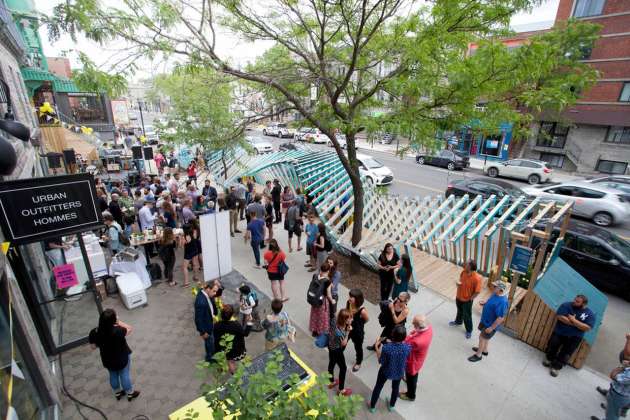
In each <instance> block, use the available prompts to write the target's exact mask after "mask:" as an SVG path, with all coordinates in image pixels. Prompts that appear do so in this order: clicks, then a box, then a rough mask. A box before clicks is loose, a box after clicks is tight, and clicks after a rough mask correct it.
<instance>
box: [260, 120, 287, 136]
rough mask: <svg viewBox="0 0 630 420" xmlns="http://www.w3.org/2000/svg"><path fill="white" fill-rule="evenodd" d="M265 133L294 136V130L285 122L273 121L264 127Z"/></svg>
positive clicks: (268, 134) (266, 134)
mask: <svg viewBox="0 0 630 420" xmlns="http://www.w3.org/2000/svg"><path fill="white" fill-rule="evenodd" d="M263 135H265V136H275V137H280V138H284V137H293V130H290V129H289V127H288V126H287V125H286V124H284V123H271V124H269V125H267V127H265V128H263Z"/></svg>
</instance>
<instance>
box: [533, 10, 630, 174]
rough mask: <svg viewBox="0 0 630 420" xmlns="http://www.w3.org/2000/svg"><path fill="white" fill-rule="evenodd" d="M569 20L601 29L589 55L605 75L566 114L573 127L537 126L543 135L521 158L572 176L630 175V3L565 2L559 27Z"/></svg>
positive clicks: (546, 123) (587, 58)
mask: <svg viewBox="0 0 630 420" xmlns="http://www.w3.org/2000/svg"><path fill="white" fill-rule="evenodd" d="M569 18H576V19H579V20H585V21H588V22H593V23H597V24H600V25H602V29H601V31H600V38H599V39H598V40H597V41H596V43H595V45H594V47H593V49H592V51H590V52H589V51H587V52H585V56H584V62H585V63H589V64H590V65H591V66H593V67H594V68H595V69H597V70H598V71H599V73H600V75H599V78H598V81H597V84H596V85H595V86H593V87H592V88H591V89H590V90H589V91H588V92H585V93H584V95H583V96H582V97H581V98H580V99H579V100H578V102H577V104H576V105H575V106H573V107H572V108H570V109H568V110H566V111H565V112H564V113H563V117H564V118H566V119H567V120H569V121H571V124H568V125H565V124H562V123H560V122H557V121H553V120H549V121H540V122H539V123H537V126H538V127H537V128H538V134H537V135H535V136H533V138H531V139H529V141H528V143H527V144H526V145H525V147H524V148H523V150H522V154H523V155H524V156H527V157H531V158H536V159H541V160H544V161H547V162H549V163H550V164H551V165H552V166H554V167H557V168H562V169H563V170H566V171H570V172H581V173H589V172H602V173H615V174H628V173H629V171H630V169H629V168H628V162H630V31H629V28H630V1H627V0H560V3H559V5H558V12H557V15H556V23H558V22H561V21H565V20H567V19H569ZM541 131H544V132H545V133H546V134H547V135H546V136H545V135H542V134H541Z"/></svg>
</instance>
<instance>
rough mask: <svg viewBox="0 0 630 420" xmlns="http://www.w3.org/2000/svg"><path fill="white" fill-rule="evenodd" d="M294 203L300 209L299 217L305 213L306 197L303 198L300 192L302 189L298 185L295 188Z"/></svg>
mask: <svg viewBox="0 0 630 420" xmlns="http://www.w3.org/2000/svg"><path fill="white" fill-rule="evenodd" d="M295 204H297V206H298V208H299V209H300V217H304V214H305V213H306V199H305V198H304V194H303V193H302V189H301V188H300V187H298V188H296V189H295Z"/></svg>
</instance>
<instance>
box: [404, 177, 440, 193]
mask: <svg viewBox="0 0 630 420" xmlns="http://www.w3.org/2000/svg"><path fill="white" fill-rule="evenodd" d="M395 181H396V182H400V183H401V184H407V185H411V186H412V187H416V188H422V189H423V190H429V191H435V192H438V193H443V192H444V190H438V189H437V188H431V187H425V186H424V185H420V184H414V183H413V182H409V181H403V180H400V179H396V180H395Z"/></svg>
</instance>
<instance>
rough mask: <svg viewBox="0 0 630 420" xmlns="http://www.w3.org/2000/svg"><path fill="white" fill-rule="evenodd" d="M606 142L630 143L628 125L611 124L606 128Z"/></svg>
mask: <svg viewBox="0 0 630 420" xmlns="http://www.w3.org/2000/svg"><path fill="white" fill-rule="evenodd" d="M605 142H606V143H617V144H630V127H620V126H612V127H610V128H609V129H608V135H607V136H606V140H605Z"/></svg>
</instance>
